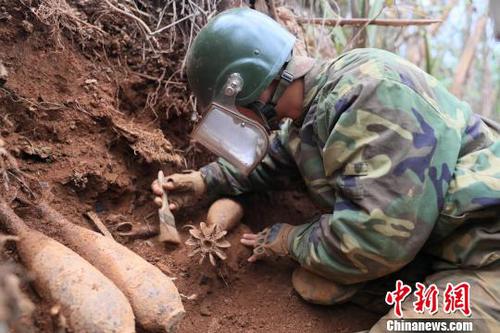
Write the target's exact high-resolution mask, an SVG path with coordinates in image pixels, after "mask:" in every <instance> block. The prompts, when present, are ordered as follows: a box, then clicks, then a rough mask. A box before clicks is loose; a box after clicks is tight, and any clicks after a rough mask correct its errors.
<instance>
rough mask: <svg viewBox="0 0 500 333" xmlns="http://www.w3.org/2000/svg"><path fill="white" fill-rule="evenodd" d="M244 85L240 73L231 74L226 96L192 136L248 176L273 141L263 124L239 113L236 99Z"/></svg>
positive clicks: (205, 116) (226, 86)
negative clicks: (270, 139)
mask: <svg viewBox="0 0 500 333" xmlns="http://www.w3.org/2000/svg"><path fill="white" fill-rule="evenodd" d="M242 85H243V80H242V79H241V76H240V75H239V74H232V75H230V76H229V78H228V81H227V83H226V85H225V87H224V89H223V94H224V96H221V97H220V98H217V100H218V102H213V103H212V104H210V106H209V107H208V108H207V111H206V112H205V113H204V115H203V118H202V120H201V121H200V123H199V124H198V125H197V126H196V128H195V129H194V130H193V133H192V134H191V135H192V137H193V139H194V140H196V141H197V142H199V143H200V144H202V145H203V146H205V147H206V148H207V149H208V150H210V151H211V152H213V153H214V154H216V155H217V156H219V157H222V158H223V159H225V160H226V161H228V162H229V163H231V164H232V165H233V166H234V167H236V168H237V169H238V170H239V171H240V172H242V173H243V174H245V175H248V174H249V173H250V172H252V170H253V169H255V167H256V166H257V164H258V163H259V162H260V161H262V159H263V158H264V156H265V155H266V153H267V150H268V148H269V138H268V135H267V131H266V130H265V128H264V127H263V126H262V125H260V124H259V123H257V122H255V121H254V120H251V119H250V118H248V117H245V116H244V115H242V114H240V113H239V112H238V111H237V109H236V105H235V103H234V100H235V97H236V95H237V93H238V92H239V91H240V90H241V87H242Z"/></svg>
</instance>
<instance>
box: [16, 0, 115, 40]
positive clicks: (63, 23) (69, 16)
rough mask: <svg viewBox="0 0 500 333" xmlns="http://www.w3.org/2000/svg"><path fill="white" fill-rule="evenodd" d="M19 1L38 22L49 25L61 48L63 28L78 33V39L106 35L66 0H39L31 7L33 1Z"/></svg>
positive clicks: (74, 33)
mask: <svg viewBox="0 0 500 333" xmlns="http://www.w3.org/2000/svg"><path fill="white" fill-rule="evenodd" d="M20 2H21V3H22V4H24V5H25V6H26V7H28V8H29V9H30V10H31V12H32V13H33V15H35V17H36V18H37V19H38V20H39V21H40V22H42V23H43V24H45V25H47V26H48V27H49V29H50V33H51V35H52V38H54V41H55V42H56V44H57V46H58V47H59V48H61V49H63V48H64V44H63V42H62V31H63V30H67V31H69V32H71V33H72V34H73V35H78V36H79V37H80V38H79V39H80V40H90V39H98V38H102V36H104V35H106V32H105V31H103V30H102V29H101V28H99V27H97V26H95V25H93V24H91V23H89V22H87V21H86V20H85V19H82V18H80V16H81V14H80V13H79V12H78V11H76V10H75V9H74V8H73V7H71V6H70V5H69V4H68V3H67V2H66V0H41V1H39V6H38V7H32V2H33V1H23V0H20Z"/></svg>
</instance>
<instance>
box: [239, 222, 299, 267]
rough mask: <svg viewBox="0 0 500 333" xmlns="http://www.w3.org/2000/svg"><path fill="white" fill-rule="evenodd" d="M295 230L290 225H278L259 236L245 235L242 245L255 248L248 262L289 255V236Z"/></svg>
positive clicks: (265, 230) (263, 231) (260, 233)
mask: <svg viewBox="0 0 500 333" xmlns="http://www.w3.org/2000/svg"><path fill="white" fill-rule="evenodd" d="M293 228H294V227H293V226H292V225H290V224H286V223H278V224H274V225H272V226H271V227H269V228H266V229H264V230H262V231H261V232H259V233H258V234H243V236H242V238H241V240H240V241H241V243H242V244H243V245H246V246H248V247H251V248H253V254H252V256H250V258H248V261H249V262H254V261H257V260H259V259H261V258H263V257H267V256H286V255H288V254H289V250H288V236H289V234H290V232H291V231H292V230H293Z"/></svg>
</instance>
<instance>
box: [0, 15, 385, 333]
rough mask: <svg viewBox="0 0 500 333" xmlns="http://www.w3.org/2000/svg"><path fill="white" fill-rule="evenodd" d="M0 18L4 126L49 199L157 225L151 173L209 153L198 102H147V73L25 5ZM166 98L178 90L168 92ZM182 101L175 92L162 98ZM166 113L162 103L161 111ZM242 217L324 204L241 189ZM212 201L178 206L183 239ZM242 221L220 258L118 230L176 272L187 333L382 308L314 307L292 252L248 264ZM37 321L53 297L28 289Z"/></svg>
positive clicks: (66, 210)
mask: <svg viewBox="0 0 500 333" xmlns="http://www.w3.org/2000/svg"><path fill="white" fill-rule="evenodd" d="M10 15H11V16H12V17H10V18H9V19H8V20H2V21H0V45H1V47H0V63H3V65H5V67H6V69H7V71H8V76H7V79H6V83H5V85H4V86H3V89H4V90H2V91H1V92H0V136H1V137H2V138H3V139H4V141H5V143H6V146H7V148H8V150H9V152H11V153H12V154H13V155H14V156H15V157H16V158H17V161H18V163H19V166H20V168H21V170H22V171H23V172H25V173H27V174H28V175H31V176H33V177H36V178H37V179H38V180H39V181H41V182H42V183H43V184H45V185H47V186H48V187H49V188H50V190H51V193H52V205H53V206H54V207H55V208H56V209H57V210H59V211H60V212H61V213H62V214H63V215H65V216H66V217H67V218H68V219H70V220H71V221H72V222H74V223H76V224H79V225H82V226H85V227H88V228H91V226H90V224H89V223H88V221H87V220H86V219H85V218H84V213H85V212H87V211H89V210H91V211H95V212H97V214H98V215H99V217H100V218H101V219H102V220H103V221H104V223H105V224H106V225H107V226H108V227H109V228H110V229H112V228H113V225H114V224H116V223H118V222H122V221H129V222H132V223H134V224H137V225H139V224H154V223H158V218H157V214H156V207H155V206H154V205H153V203H152V196H151V194H150V190H149V188H150V183H151V182H152V180H154V178H155V176H156V173H157V171H158V169H160V168H162V169H163V170H164V172H165V174H170V173H173V172H177V171H180V170H182V169H184V168H185V167H186V166H187V167H189V168H197V167H199V166H200V165H203V164H204V163H206V162H207V161H209V160H210V159H211V158H212V157H211V156H210V155H209V154H207V153H206V152H203V151H201V150H200V149H199V148H193V146H191V144H190V142H189V140H188V133H189V131H190V130H191V123H190V112H189V110H185V112H184V113H182V112H181V113H180V114H174V115H172V114H169V113H168V112H166V111H165V110H163V111H164V112H163V113H161V112H160V113H157V112H153V111H152V110H149V109H147V108H144V106H145V104H146V97H147V92H148V91H150V89H151V86H149V85H148V82H147V81H146V80H145V79H144V78H141V77H139V76H135V75H133V74H130V73H126V72H125V71H120V70H116V68H115V65H116V64H115V63H114V62H113V59H111V60H110V62H109V63H106V62H102V61H100V60H97V59H91V58H89V57H88V56H85V55H84V54H83V53H82V51H81V49H80V48H79V47H77V46H75V45H74V43H72V42H71V41H70V40H68V39H65V38H63V39H62V47H61V45H59V46H58V45H55V44H54V42H53V41H51V39H50V38H49V33H48V31H47V28H46V27H44V26H42V25H40V24H38V23H37V22H31V23H30V24H31V25H30V29H27V28H26V26H27V24H26V21H25V19H26V14H25V13H23V11H22V10H19V11H13V12H11V13H10ZM166 98H169V97H168V96H167V97H166ZM169 103H177V97H176V96H173V97H172V100H171V101H170V100H166V101H164V103H163V104H164V105H168V104H169ZM160 111H161V110H160ZM243 204H244V206H245V212H246V215H245V217H244V219H243V222H244V223H245V224H246V225H247V226H249V227H250V228H251V229H252V230H254V231H258V230H260V229H261V228H262V227H264V226H266V225H270V224H273V223H277V222H287V223H291V224H300V223H304V221H305V220H306V219H307V218H308V217H310V216H311V215H313V214H314V211H315V207H314V206H313V204H312V203H310V202H309V200H308V199H307V196H306V195H305V194H304V193H301V192H285V193H271V194H265V195H264V194H261V195H254V196H248V197H246V198H244V199H243ZM206 211H207V207H197V208H194V209H189V210H188V211H185V212H183V213H180V214H176V219H177V224H178V228H179V230H181V237H182V239H183V240H184V241H185V240H186V239H187V238H188V234H187V231H186V229H183V228H182V226H183V225H185V224H197V223H199V222H200V221H202V220H203V219H204V218H205V215H206ZM16 212H17V213H18V214H19V215H20V216H22V217H23V218H24V219H25V220H26V222H27V223H28V224H29V225H30V226H32V227H33V228H35V229H37V230H39V231H42V232H44V233H45V234H47V235H49V236H51V237H54V238H55V239H57V240H59V241H61V242H64V240H62V239H60V237H59V235H58V232H57V229H55V228H53V227H51V226H49V225H46V224H44V222H43V221H40V220H39V219H38V218H37V215H36V214H35V213H34V212H33V211H32V210H31V209H29V208H27V207H23V206H22V205H19V206H18V207H17V208H16ZM239 232H241V229H236V230H235V231H234V232H233V235H232V236H231V235H229V238H230V240H231V242H232V244H233V246H232V248H231V249H230V250H231V251H230V252H231V253H230V258H229V260H228V264H226V265H221V266H219V267H215V268H214V267H212V266H211V265H210V264H209V263H208V261H206V262H204V263H203V264H202V265H199V264H198V263H197V260H196V259H195V258H189V257H187V253H188V250H187V249H186V247H185V246H184V245H181V246H179V247H178V248H169V247H165V246H162V245H160V244H158V243H157V242H155V240H154V239H149V240H128V239H125V238H123V239H118V241H120V242H122V243H123V244H125V245H126V246H128V247H129V248H131V249H132V250H133V251H135V252H136V253H138V254H139V255H141V256H142V257H143V258H145V259H146V260H148V261H149V262H151V263H153V264H155V265H157V266H158V267H159V268H160V269H161V270H162V271H164V272H165V273H166V274H167V275H169V276H171V277H174V278H175V284H176V285H177V287H178V289H179V292H180V293H182V294H183V295H184V305H185V308H186V316H185V318H184V320H183V322H182V324H181V326H180V329H179V332H356V331H359V330H362V329H367V328H369V327H370V326H371V325H372V324H373V323H374V322H375V321H376V320H377V315H374V314H371V313H369V312H367V311H365V310H363V309H361V308H358V307H356V306H355V305H349V304H347V305H341V306H331V307H326V306H316V305H311V304H308V303H306V302H304V301H302V300H301V299H300V297H299V296H298V295H297V294H296V293H295V292H294V291H293V288H292V285H291V282H290V279H291V273H292V271H293V269H294V268H295V267H296V264H294V263H293V262H291V261H288V260H284V259H280V260H271V261H269V260H267V261H263V262H258V263H254V264H248V263H246V262H245V259H246V256H247V255H248V250H246V249H244V248H242V247H241V246H240V245H238V237H237V236H238V233H239ZM28 291H29V295H30V297H31V298H32V301H34V302H35V304H36V305H37V308H36V311H35V324H36V326H37V328H38V329H39V330H40V331H41V332H52V331H53V327H52V322H51V320H50V315H49V309H50V307H51V304H49V302H47V301H46V300H43V299H41V298H40V297H39V296H38V295H36V293H35V292H33V291H32V290H31V289H30V290H28Z"/></svg>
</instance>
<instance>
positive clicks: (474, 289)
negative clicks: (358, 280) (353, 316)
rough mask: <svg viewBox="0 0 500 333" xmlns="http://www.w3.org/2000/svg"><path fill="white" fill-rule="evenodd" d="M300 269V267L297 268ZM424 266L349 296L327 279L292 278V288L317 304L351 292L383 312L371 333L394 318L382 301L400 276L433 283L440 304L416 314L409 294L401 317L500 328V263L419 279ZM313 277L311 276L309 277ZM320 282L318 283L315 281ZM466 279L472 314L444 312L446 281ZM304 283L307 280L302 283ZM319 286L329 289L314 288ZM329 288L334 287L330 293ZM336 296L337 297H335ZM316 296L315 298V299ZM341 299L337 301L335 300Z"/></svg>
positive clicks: (484, 332)
mask: <svg viewBox="0 0 500 333" xmlns="http://www.w3.org/2000/svg"><path fill="white" fill-rule="evenodd" d="M299 270H300V268H299ZM424 271H425V268H424V267H422V265H420V264H419V263H417V264H416V265H410V267H409V268H408V269H404V270H403V271H401V272H398V273H396V274H394V275H392V276H389V277H387V278H386V279H379V280H375V281H372V282H370V283H368V284H365V285H360V286H359V288H358V289H359V290H358V292H357V293H356V294H354V296H352V286H348V287H346V288H347V289H349V290H347V291H346V292H343V291H342V290H341V287H340V285H339V284H337V283H334V282H331V281H328V280H326V279H324V278H322V277H319V276H316V275H315V274H314V273H307V274H313V275H314V276H312V275H311V276H309V278H308V279H302V280H301V281H300V282H299V281H298V280H297V279H295V280H294V281H293V282H294V283H293V284H294V288H295V289H296V290H297V292H298V293H299V294H300V295H301V296H302V297H303V298H304V299H306V300H307V301H309V302H312V303H319V304H327V303H329V304H331V305H333V304H338V303H342V302H345V301H346V297H344V295H346V294H351V296H352V297H351V298H350V301H351V302H353V303H355V304H357V305H359V306H362V307H364V308H366V309H368V310H370V311H376V312H379V313H381V314H383V313H386V314H385V315H384V316H383V317H382V318H381V319H380V320H379V321H378V322H377V323H376V324H375V325H374V326H373V327H372V328H371V329H370V330H368V331H366V332H370V333H382V332H388V330H387V322H388V320H392V319H397V317H396V315H395V313H394V311H393V309H390V308H389V307H388V306H387V305H386V304H385V301H384V300H385V294H386V293H387V292H388V291H392V290H394V288H395V281H396V280H397V279H402V280H403V281H404V282H405V283H406V284H408V285H410V286H411V287H412V290H413V289H415V283H414V282H416V281H419V280H420V281H424V284H425V285H426V286H429V285H431V284H434V285H436V286H437V288H438V290H439V301H440V302H439V307H438V312H437V313H435V314H434V315H430V314H429V313H428V312H424V313H423V314H420V313H417V312H415V310H414V307H413V302H415V300H416V298H415V296H414V294H413V293H412V294H411V295H410V296H408V297H407V298H406V299H405V301H404V302H403V303H402V310H403V319H404V320H409V319H412V318H415V319H432V320H436V319H445V320H448V319H460V320H467V321H469V320H470V321H471V322H472V323H473V325H474V328H473V332H480V333H495V332H499V331H500V262H496V263H493V264H491V265H489V266H486V267H482V268H478V269H474V270H464V269H452V270H445V271H440V272H436V273H432V274H430V275H428V276H427V277H426V278H423V279H420V278H419V276H421V275H422V274H423V272H424ZM311 277H312V278H311ZM304 281H311V282H313V284H314V285H309V286H304V285H301V284H304ZM318 282H319V283H318ZM461 282H468V283H469V284H470V286H471V288H470V306H471V311H472V314H471V316H470V317H465V316H464V315H463V314H462V313H461V312H460V311H457V312H455V313H451V314H448V313H445V312H444V311H443V307H442V305H443V304H442V295H444V294H445V289H446V287H447V284H448V283H451V284H454V285H456V284H458V283H461ZM305 284H307V282H305ZM318 287H319V288H322V289H328V288H329V287H330V290H317V289H318ZM331 290H334V291H333V293H332V292H331ZM328 293H330V295H331V296H334V295H335V296H334V297H331V298H330V301H329V302H325V297H324V296H325V294H328ZM337 295H338V298H337V297H336V296H337ZM315 297H317V298H318V299H315ZM338 300H340V302H339V301H338Z"/></svg>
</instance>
